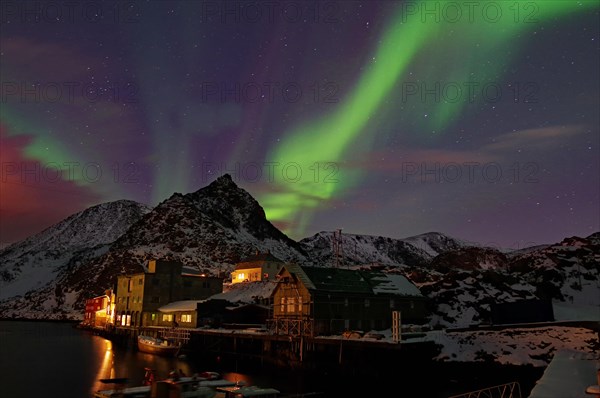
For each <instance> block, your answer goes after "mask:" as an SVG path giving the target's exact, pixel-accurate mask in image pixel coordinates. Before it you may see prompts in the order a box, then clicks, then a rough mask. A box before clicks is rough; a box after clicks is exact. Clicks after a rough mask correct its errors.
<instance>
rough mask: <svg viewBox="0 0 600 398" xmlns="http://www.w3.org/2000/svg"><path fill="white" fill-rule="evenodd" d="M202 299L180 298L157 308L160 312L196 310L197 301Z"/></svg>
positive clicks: (199, 301)
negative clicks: (180, 299)
mask: <svg viewBox="0 0 600 398" xmlns="http://www.w3.org/2000/svg"><path fill="white" fill-rule="evenodd" d="M203 301H204V300H182V301H174V302H172V303H169V304H166V305H163V306H162V307H160V308H159V309H158V310H159V311H160V312H176V311H196V308H197V306H198V303H201V302H203Z"/></svg>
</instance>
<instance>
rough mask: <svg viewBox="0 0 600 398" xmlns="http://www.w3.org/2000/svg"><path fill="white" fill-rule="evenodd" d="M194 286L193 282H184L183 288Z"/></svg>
mask: <svg viewBox="0 0 600 398" xmlns="http://www.w3.org/2000/svg"><path fill="white" fill-rule="evenodd" d="M190 286H192V281H183V287H190Z"/></svg>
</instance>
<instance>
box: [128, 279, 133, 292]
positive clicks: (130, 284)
mask: <svg viewBox="0 0 600 398" xmlns="http://www.w3.org/2000/svg"><path fill="white" fill-rule="evenodd" d="M132 289H133V279H129V283H128V284H127V291H128V292H130V291H131V290H132Z"/></svg>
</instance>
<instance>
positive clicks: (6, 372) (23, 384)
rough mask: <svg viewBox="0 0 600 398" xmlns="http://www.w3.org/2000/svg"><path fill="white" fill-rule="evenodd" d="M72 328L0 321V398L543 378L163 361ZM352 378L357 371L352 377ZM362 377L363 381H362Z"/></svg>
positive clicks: (473, 368) (397, 393) (351, 393)
mask: <svg viewBox="0 0 600 398" xmlns="http://www.w3.org/2000/svg"><path fill="white" fill-rule="evenodd" d="M73 326H74V324H72V323H57V322H20V321H0V397H4V398H38V397H40V398H41V397H44V398H49V397H57V398H58V397H60V398H89V397H91V396H92V394H93V392H94V391H97V390H99V389H104V388H107V387H106V386H105V385H103V384H102V383H100V382H99V380H100V379H103V378H114V377H125V378H128V379H129V380H130V384H131V385H139V384H141V381H142V379H143V377H144V368H146V367H149V368H152V369H155V371H156V374H157V377H159V378H161V377H166V376H167V375H168V373H169V372H170V371H171V370H173V369H177V370H179V369H181V370H182V371H183V372H184V373H185V374H188V375H191V374H193V373H195V372H197V373H200V372H203V371H217V372H219V373H221V374H222V375H223V376H224V378H226V379H228V380H232V381H244V382H246V383H247V384H249V385H258V386H262V387H274V388H277V389H278V390H280V391H282V392H283V393H286V394H299V393H310V392H324V393H325V394H324V396H325V397H379V396H394V397H408V398H412V397H427V398H437V397H440V398H441V397H448V396H449V395H452V394H454V393H458V392H466V391H470V390H474V389H477V388H481V387H485V386H491V385H495V384H502V383H504V382H509V381H519V382H520V383H521V385H522V390H523V392H524V394H523V396H527V395H528V391H529V390H530V389H531V388H532V386H533V384H534V382H535V380H537V379H538V378H539V377H540V376H541V373H542V371H543V369H541V368H532V367H503V366H499V365H494V364H457V363H452V364H439V363H434V362H430V363H429V362H423V363H420V364H418V365H416V364H414V363H403V362H402V361H395V362H394V363H387V364H386V363H379V364H373V363H364V364H360V363H358V364H357V365H356V368H359V367H361V366H363V367H368V368H370V369H366V370H369V372H361V371H360V369H345V370H344V371H343V372H340V373H337V374H336V373H332V372H330V371H328V372H326V371H316V372H315V371H313V372H311V373H307V372H300V371H295V370H294V371H292V370H289V369H282V368H274V367H267V366H262V365H261V364H260V362H257V361H254V362H248V361H241V360H239V361H238V360H237V359H232V358H213V360H206V359H204V360H199V359H195V358H194V357H188V358H183V359H181V358H164V357H159V356H155V355H150V354H144V353H140V352H137V350H135V349H133V348H132V347H129V348H127V347H122V346H118V345H116V344H114V343H112V342H111V341H109V340H106V339H104V338H102V337H99V336H95V335H93V334H91V333H89V332H85V331H81V330H79V329H75V328H74V327H73ZM355 370H356V371H355ZM365 373H368V374H369V376H361V374H365Z"/></svg>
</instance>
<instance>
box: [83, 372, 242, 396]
mask: <svg viewBox="0 0 600 398" xmlns="http://www.w3.org/2000/svg"><path fill="white" fill-rule="evenodd" d="M210 373H211V374H215V373H213V372H210ZM235 385H236V383H234V382H232V381H228V380H224V379H216V380H215V379H213V380H208V379H206V378H203V377H199V376H192V377H177V378H169V379H166V380H160V381H153V382H152V385H144V386H138V387H127V388H118V389H113V390H101V391H97V392H96V393H95V394H94V397H95V398H116V397H119V398H122V397H124V398H150V397H153V398H163V397H164V398H173V397H176V398H184V397H185V398H213V397H215V395H216V393H217V392H216V389H217V388H221V387H233V386H235Z"/></svg>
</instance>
